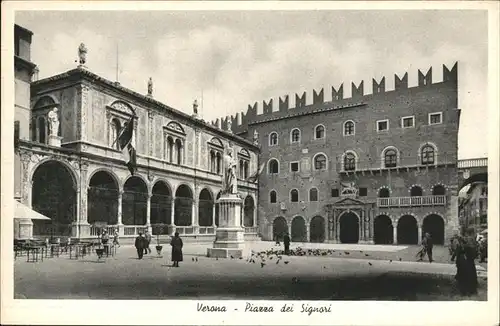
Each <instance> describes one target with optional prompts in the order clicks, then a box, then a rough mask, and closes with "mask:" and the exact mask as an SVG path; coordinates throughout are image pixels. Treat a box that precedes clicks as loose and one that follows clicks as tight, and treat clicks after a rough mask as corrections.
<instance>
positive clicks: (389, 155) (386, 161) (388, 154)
mask: <svg viewBox="0 0 500 326" xmlns="http://www.w3.org/2000/svg"><path fill="white" fill-rule="evenodd" d="M381 160H382V167H383V168H395V167H396V166H398V165H399V150H398V149H397V148H396V147H394V146H387V147H386V148H384V150H383V151H382V157H381Z"/></svg>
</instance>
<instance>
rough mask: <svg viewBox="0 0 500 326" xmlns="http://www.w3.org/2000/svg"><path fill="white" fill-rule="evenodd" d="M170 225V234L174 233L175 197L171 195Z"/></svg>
mask: <svg viewBox="0 0 500 326" xmlns="http://www.w3.org/2000/svg"><path fill="white" fill-rule="evenodd" d="M170 226H171V227H172V230H171V232H170V235H173V234H174V233H175V197H172V210H171V211H170Z"/></svg>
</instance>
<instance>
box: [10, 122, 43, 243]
mask: <svg viewBox="0 0 500 326" xmlns="http://www.w3.org/2000/svg"><path fill="white" fill-rule="evenodd" d="M37 126H38V125H37ZM37 135H38V133H37ZM30 160H31V156H30V154H28V153H23V154H21V167H22V171H21V203H22V204H24V205H26V206H28V207H31V190H32V186H33V183H32V182H31V181H30V180H29V169H30ZM16 224H17V225H18V226H17V227H15V228H14V229H17V230H16V231H18V234H16V235H15V236H14V238H17V239H31V238H33V222H32V221H31V219H14V225H16Z"/></svg>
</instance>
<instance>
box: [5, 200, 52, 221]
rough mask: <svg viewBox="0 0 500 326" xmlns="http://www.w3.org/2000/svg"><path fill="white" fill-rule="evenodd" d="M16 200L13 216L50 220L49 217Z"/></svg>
mask: <svg viewBox="0 0 500 326" xmlns="http://www.w3.org/2000/svg"><path fill="white" fill-rule="evenodd" d="M15 202H16V212H15V214H14V218H26V219H32V220H50V218H49V217H47V216H45V215H42V214H40V213H38V212H35V211H34V210H32V209H31V208H29V207H28V206H26V205H24V204H21V203H20V202H18V201H17V200H15Z"/></svg>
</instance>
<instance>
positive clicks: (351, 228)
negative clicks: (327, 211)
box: [339, 212, 359, 243]
mask: <svg viewBox="0 0 500 326" xmlns="http://www.w3.org/2000/svg"><path fill="white" fill-rule="evenodd" d="M339 230H340V235H339V236H340V242H341V243H358V241H359V216H358V215H357V214H356V213H354V212H344V213H342V215H340V218H339Z"/></svg>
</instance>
